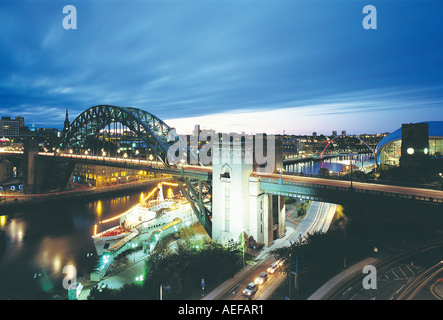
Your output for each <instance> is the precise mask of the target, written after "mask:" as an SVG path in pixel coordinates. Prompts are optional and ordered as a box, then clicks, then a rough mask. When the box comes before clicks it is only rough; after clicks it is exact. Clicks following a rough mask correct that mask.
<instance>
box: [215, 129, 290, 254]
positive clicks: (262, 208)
mask: <svg viewBox="0 0 443 320" xmlns="http://www.w3.org/2000/svg"><path fill="white" fill-rule="evenodd" d="M249 138H250V137H249ZM246 139H248V138H246ZM255 149H256V143H253V144H252V143H251V144H249V145H248V144H247V143H243V144H242V143H232V142H231V143H225V144H219V145H215V146H214V149H213V151H214V154H213V165H212V194H213V196H212V235H213V237H212V238H213V240H217V241H219V242H221V243H227V242H229V241H239V237H240V235H241V234H243V233H246V235H247V236H248V237H251V236H252V237H253V239H254V240H255V241H256V242H257V243H258V244H264V245H265V246H269V245H270V244H271V243H272V241H273V240H275V239H277V238H280V237H282V236H283V235H284V233H285V223H284V222H285V205H284V197H283V196H277V195H271V194H267V193H265V192H263V191H262V190H260V179H259V178H258V177H254V172H255V171H261V170H263V168H260V166H259V165H258V164H257V159H256V154H255V151H256V150H255ZM273 150H274V151H275V148H274V149H273ZM271 157H275V158H273V159H272V161H271V162H272V163H273V164H277V166H275V165H274V166H272V168H268V169H269V170H272V171H271V172H270V173H275V172H277V170H279V169H280V164H281V160H279V158H280V157H281V152H278V153H277V152H268V154H267V158H268V160H269V159H270V158H271ZM276 160H278V161H276ZM268 172H269V171H268Z"/></svg>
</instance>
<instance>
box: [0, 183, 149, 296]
mask: <svg viewBox="0 0 443 320" xmlns="http://www.w3.org/2000/svg"><path fill="white" fill-rule="evenodd" d="M149 189H150V187H148V188H147V190H146V191H144V195H145V196H146V194H147V192H149ZM142 196H143V194H142V192H141V191H132V192H130V191H127V192H126V193H125V195H121V196H115V195H113V196H109V195H102V196H100V197H98V198H96V199H94V200H90V199H88V200H83V201H82V200H81V199H76V200H67V201H66V202H65V203H63V204H58V205H54V204H51V205H43V206H38V207H35V208H32V209H31V208H27V209H23V210H20V211H17V212H14V213H10V214H8V212H0V229H1V230H4V231H5V233H6V240H5V241H4V242H3V243H2V244H1V246H0V299H7V298H10V299H33V298H36V297H40V293H41V292H48V293H49V292H51V290H52V289H54V288H57V287H60V286H62V282H63V278H64V277H65V276H67V274H65V273H64V272H63V268H64V267H65V266H67V265H73V266H74V267H75V268H76V269H77V277H81V276H85V275H87V274H88V273H89V272H90V270H91V269H92V267H93V266H94V265H95V262H96V259H97V254H96V251H95V248H94V244H93V241H92V238H91V235H92V234H93V232H94V225H95V224H96V223H97V222H98V221H101V220H104V219H106V218H110V217H113V216H115V215H117V214H120V213H122V212H125V211H126V210H128V209H129V208H131V207H132V206H134V205H136V204H137V203H138V202H139V201H140V199H141V197H142ZM109 224H110V225H105V228H106V229H107V228H109V227H112V226H114V225H115V224H116V222H115V221H113V222H110V223H109ZM100 231H103V230H98V232H100ZM46 298H47V296H46Z"/></svg>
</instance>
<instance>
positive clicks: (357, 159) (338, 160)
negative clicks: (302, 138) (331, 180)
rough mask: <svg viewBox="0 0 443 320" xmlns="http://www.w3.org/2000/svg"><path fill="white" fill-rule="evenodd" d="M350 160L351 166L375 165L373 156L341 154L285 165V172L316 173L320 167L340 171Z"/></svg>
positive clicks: (365, 166) (367, 166)
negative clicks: (339, 155) (340, 155)
mask: <svg viewBox="0 0 443 320" xmlns="http://www.w3.org/2000/svg"><path fill="white" fill-rule="evenodd" d="M351 162H352V165H353V166H356V167H358V168H362V167H363V168H369V167H371V166H373V165H375V160H374V158H373V157H371V156H369V155H365V154H361V155H355V156H342V157H335V158H329V159H324V160H322V161H312V160H311V161H306V162H302V163H298V164H293V165H286V166H285V170H286V172H288V173H290V172H294V173H304V174H317V173H318V171H319V170H320V168H327V169H329V171H331V172H341V171H342V169H343V167H344V166H346V165H349V164H350V163H351Z"/></svg>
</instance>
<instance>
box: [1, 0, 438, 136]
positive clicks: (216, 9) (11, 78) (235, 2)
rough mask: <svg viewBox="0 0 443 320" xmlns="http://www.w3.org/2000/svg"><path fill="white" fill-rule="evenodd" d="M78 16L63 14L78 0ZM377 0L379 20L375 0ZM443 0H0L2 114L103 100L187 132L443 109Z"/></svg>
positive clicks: (364, 125) (430, 115)
mask: <svg viewBox="0 0 443 320" xmlns="http://www.w3.org/2000/svg"><path fill="white" fill-rule="evenodd" d="M68 4H69V5H74V6H75V7H76V9H77V29H76V30H65V29H64V28H63V26H62V21H63V18H64V16H65V15H64V14H63V12H62V10H63V7H64V6H65V5H68ZM367 4H371V5H374V6H375V7H376V8H377V30H365V29H364V28H363V27H362V20H363V18H364V16H365V14H363V13H362V9H363V7H364V6H365V5H367ZM442 12H443V2H442V1H439V0H435V1H426V0H417V1H389V0H384V1H370V0H365V1H359V0H336V1H334V0H329V1H320V0H318V1H316V0H311V1H307V0H306V1H297V0H145V1H141V0H140V1H136V0H129V1H123V0H122V1H112V0H107V1H104V0H103V1H100V0H95V1H78V0H64V1H62V0H51V1H37V0H22V1H13V0H0V115H1V116H5V115H6V116H15V115H22V116H25V122H26V124H27V125H31V124H32V122H35V124H36V125H37V126H39V127H59V128H60V127H62V125H63V120H64V114H65V109H66V108H69V113H70V120H71V121H72V120H73V119H74V118H75V117H76V116H77V115H78V114H79V113H81V112H82V111H83V110H85V109H87V108H89V107H91V106H94V105H99V104H111V105H119V106H130V107H137V108H141V109H144V110H147V111H149V112H151V113H153V114H155V115H157V116H158V117H160V118H162V119H163V120H165V122H166V123H167V124H169V125H170V126H173V127H176V128H177V129H178V131H179V132H185V131H190V130H192V129H193V127H194V125H195V124H197V123H198V124H200V126H201V127H202V128H206V129H215V130H217V131H237V132H241V131H246V132H248V133H249V132H260V131H266V132H275V133H282V132H283V130H285V132H286V133H294V134H306V133H307V134H310V133H312V132H313V131H317V132H319V133H326V134H330V132H331V131H332V130H338V131H341V130H347V132H349V133H376V132H386V131H389V132H391V131H394V130H395V129H397V128H398V127H400V126H401V124H402V123H407V122H408V123H409V122H420V121H427V120H443V112H442V110H443V107H442V106H443V90H442V89H443V81H442V80H443V58H442V57H443V19H442V18H441V13H442Z"/></svg>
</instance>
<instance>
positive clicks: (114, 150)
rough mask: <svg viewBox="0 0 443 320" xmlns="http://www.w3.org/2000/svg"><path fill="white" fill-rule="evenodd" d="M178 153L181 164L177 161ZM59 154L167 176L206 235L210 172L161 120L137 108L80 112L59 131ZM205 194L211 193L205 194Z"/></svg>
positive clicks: (68, 158)
mask: <svg viewBox="0 0 443 320" xmlns="http://www.w3.org/2000/svg"><path fill="white" fill-rule="evenodd" d="M179 155H180V156H181V157H183V158H182V159H180V160H181V163H180V162H179V161H177V159H178V157H179ZM57 156H58V158H64V159H65V161H68V162H69V161H73V162H75V163H79V162H84V163H91V164H99V165H108V166H117V167H119V166H120V167H122V166H123V167H126V168H134V169H142V170H147V171H153V172H161V173H165V174H170V175H172V176H173V178H174V179H175V180H178V181H179V182H181V183H179V186H180V189H181V191H182V193H183V194H184V195H185V197H186V198H187V199H188V201H189V203H190V204H191V206H192V208H193V210H194V212H195V214H196V215H197V216H198V218H199V220H200V222H201V223H202V225H203V226H204V228H205V230H206V231H207V232H208V234H209V236H211V230H212V228H211V219H210V217H211V209H210V208H209V207H208V206H206V205H205V201H204V200H205V199H204V195H203V192H202V189H203V186H205V187H206V188H207V189H208V190H209V191H210V190H211V184H210V183H208V180H210V179H211V175H210V174H209V172H208V171H207V170H203V171H202V170H200V171H199V169H200V166H198V165H197V166H193V167H191V168H190V166H184V162H186V163H198V161H197V160H196V159H198V157H197V155H196V154H195V153H194V152H193V151H192V150H191V149H190V148H189V147H188V145H187V144H186V141H183V140H182V139H181V138H180V137H179V136H178V135H177V134H176V133H175V131H174V129H173V128H171V127H169V126H168V125H167V124H166V123H165V122H163V121H162V120H161V119H160V118H158V117H156V116H155V115H153V114H151V113H149V112H147V111H145V110H141V109H137V108H130V107H120V106H111V105H97V106H93V107H91V108H89V109H87V110H85V111H83V112H82V113H81V114H80V115H79V116H78V117H77V118H76V119H75V120H74V121H73V122H72V123H71V124H70V126H69V127H68V128H65V129H64V132H63V137H62V140H61V143H60V148H59V149H58V150H57ZM207 194H211V192H208V193H207Z"/></svg>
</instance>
